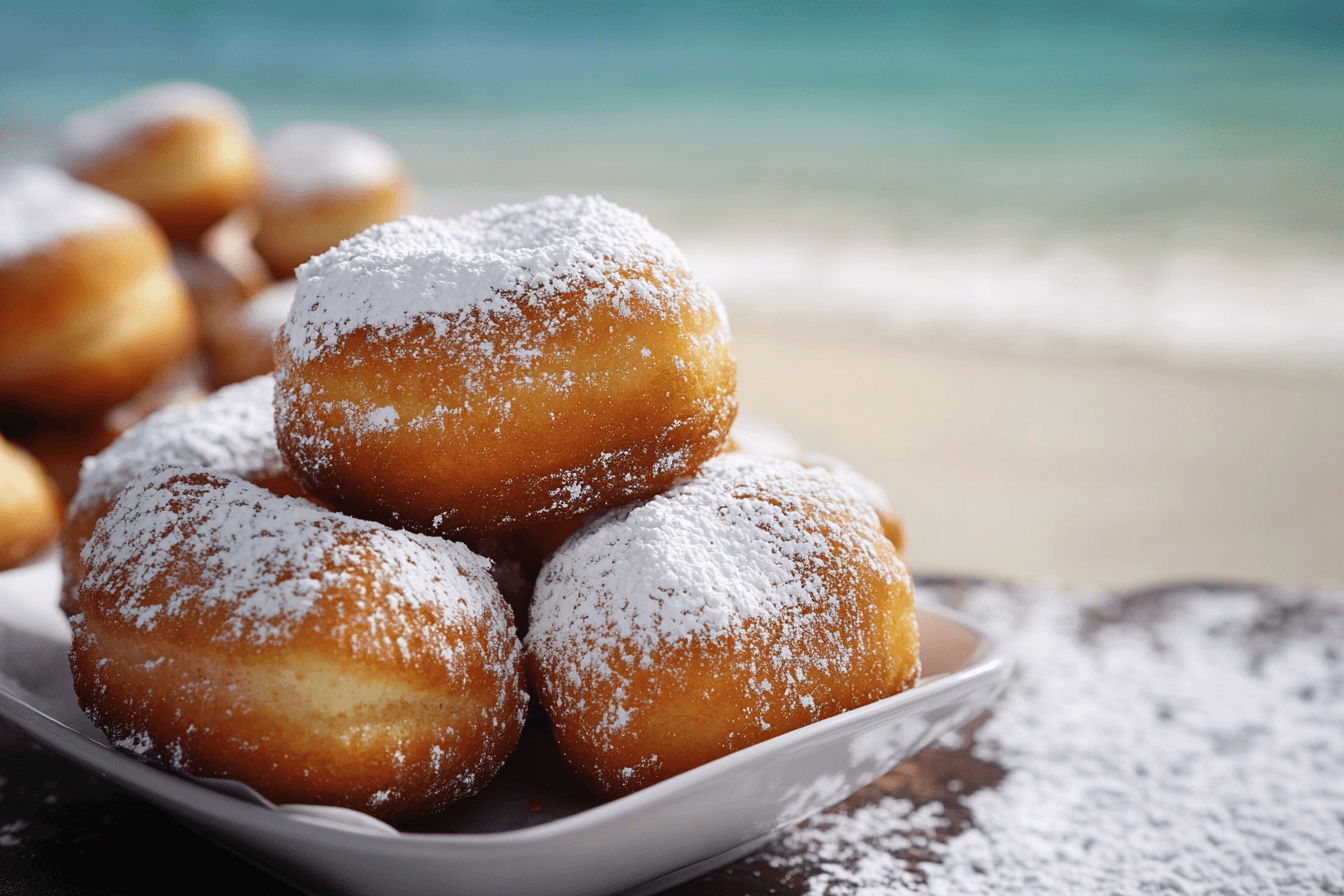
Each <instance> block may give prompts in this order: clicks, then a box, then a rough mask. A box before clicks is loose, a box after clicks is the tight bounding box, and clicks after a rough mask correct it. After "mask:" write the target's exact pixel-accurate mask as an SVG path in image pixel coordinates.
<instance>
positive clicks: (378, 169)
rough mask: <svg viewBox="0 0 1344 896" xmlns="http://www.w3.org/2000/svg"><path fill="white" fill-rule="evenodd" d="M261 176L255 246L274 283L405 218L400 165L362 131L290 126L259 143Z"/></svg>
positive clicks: (335, 126) (404, 189)
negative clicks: (361, 234)
mask: <svg viewBox="0 0 1344 896" xmlns="http://www.w3.org/2000/svg"><path fill="white" fill-rule="evenodd" d="M262 159H263V162H264V166H265V170H266V177H265V182H264V185H263V186H262V189H261V195H260V196H259V197H258V198H257V211H258V213H259V216H260V221H259V224H258V227H257V235H256V237H255V238H254V240H253V245H254V246H255V247H256V249H257V252H258V254H260V255H261V257H262V258H264V259H266V263H267V264H268V265H269V266H270V269H271V274H272V276H274V277H275V278H276V279H277V280H284V279H287V278H291V277H293V276H294V269H295V268H297V267H298V266H299V265H301V264H303V263H304V262H305V261H307V260H308V259H310V258H312V257H313V256H314V255H320V254H322V253H323V252H325V251H327V250H328V249H330V248H331V247H332V246H334V245H336V244H337V243H339V242H340V241H341V240H343V239H346V238H348V237H352V236H354V235H355V234H357V233H359V232H360V231H362V230H364V229H366V228H368V227H372V226H373V225H374V224H383V223H385V222H387V221H395V220H396V219H397V218H399V217H401V216H402V214H403V213H404V212H405V211H406V202H407V178H406V173H405V170H404V168H403V167H402V164H401V159H400V157H399V156H398V155H397V153H396V151H395V150H394V149H392V147H391V146H388V145H387V143H385V142H383V141H382V140H380V139H379V138H378V137H375V136H374V135H373V134H370V133H368V132H367V131H362V130H359V129H358V128H352V127H347V126H345V125H338V124H310V123H301V124H292V125H289V126H288V127H285V128H281V129H280V130H279V131H277V132H276V133H274V134H272V135H271V136H270V137H269V138H267V140H266V142H265V143H264V144H262Z"/></svg>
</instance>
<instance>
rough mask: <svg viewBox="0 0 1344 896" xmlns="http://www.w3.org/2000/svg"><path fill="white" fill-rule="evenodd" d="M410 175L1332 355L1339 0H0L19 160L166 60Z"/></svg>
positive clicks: (1337, 304) (1114, 341)
mask: <svg viewBox="0 0 1344 896" xmlns="http://www.w3.org/2000/svg"><path fill="white" fill-rule="evenodd" d="M180 78H188V79H197V80H203V81H207V82H209V83H212V84H215V85H217V86H219V87H222V88H224V89H225V90H228V91H230V92H231V93H233V94H234V95H236V96H237V97H238V98H239V99H240V100H241V101H242V102H243V103H244V105H245V106H246V107H247V109H248V111H249V114H250V115H251V117H252V120H253V124H254V126H255V127H256V129H257V131H258V133H259V134H261V135H262V136H264V135H265V134H266V133H268V132H270V131H271V130H274V129H275V128H277V127H279V126H280V125H282V124H284V123H286V122H289V121H293V120H296V119H304V120H338V121H345V122H349V123H353V124H359V125H363V126H365V127H368V128H370V129H372V130H374V131H376V132H378V133H380V134H382V135H383V136H385V137H386V138H388V139H389V140H390V141H391V142H393V143H394V144H395V145H396V146H397V147H398V148H399V149H400V150H401V151H402V152H403V154H404V155H405V157H406V158H407V160H408V162H409V164H410V167H411V169H412V171H413V173H414V175H415V177H416V179H417V182H418V183H419V185H420V188H421V194H420V199H419V207H420V208H421V209H422V210H424V211H428V212H433V213H451V212H458V211H463V210H466V209H470V208H473V207H478V206H481V205H485V204H490V203H493V202H497V201H501V200H520V199H526V198H530V197H532V196H535V195H538V194H540V193H544V192H601V193H603V194H605V195H607V196H609V197H610V198H613V199H615V200H617V201H620V202H623V203H624V204H627V205H629V206H631V207H634V208H636V209H638V210H640V211H642V212H644V213H645V214H647V215H649V217H650V218H651V219H652V220H653V221H654V223H655V224H657V225H659V226H661V227H663V229H665V230H668V231H669V232H670V233H672V235H673V236H674V237H676V238H677V239H678V241H679V242H680V243H681V244H682V246H683V248H684V249H685V250H686V252H687V254H688V255H689V256H690V257H691V260H692V261H693V262H694V263H695V264H696V265H697V266H698V267H699V268H700V269H701V272H702V273H703V274H704V275H705V276H706V277H707V278H708V279H710V281H711V282H712V283H713V284H714V285H715V286H716V288H717V289H718V290H719V291H720V293H721V294H723V295H724V297H725V299H726V300H727V301H728V302H729V304H730V307H732V308H734V309H735V310H738V311H740V312H746V313H752V314H762V315H768V314H784V315H788V316H790V317H803V318H819V317H824V318H826V319H828V320H841V321H861V322H864V323H868V324H876V325H878V328H879V329H880V330H881V331H884V332H888V333H891V334H893V335H895V336H898V337H899V336H907V335H910V334H916V335H918V334H923V333H929V332H937V333H939V334H943V335H951V336H953V337H956V338H971V339H989V340H996V341H1006V342H1011V343H1013V344H1017V345H1028V346H1046V347H1050V346H1058V347H1067V348H1069V349H1081V350H1084V351H1104V352H1121V353H1134V352H1137V353H1158V354H1165V355H1174V356H1178V357H1182V358H1192V359H1200V360H1207V359H1217V360H1223V361H1231V362H1234V363H1255V364H1270V365H1278V366H1291V367H1307V368H1311V369H1326V370H1332V371H1344V6H1341V5H1340V4H1339V3H1338V2H1273V3H1271V2H1260V3H1251V2H1232V0H1166V2H1159V0H1110V2H1069V3H1063V2H1058V3H1055V2H999V3H983V2H981V3H963V4H945V3H932V2H925V3H904V4H897V3H874V2H795V3H788V2H786V3H732V2H721V3H675V4H672V3H652V4H650V3H593V2H584V3H549V2H547V3H543V2H512V3H428V2H419V3H416V2H387V3H378V4H373V3H358V4H356V3H350V2H332V3H316V2H277V3H269V4H266V5H265V6H262V5H254V4H231V5H213V4H205V3H198V2H188V0H158V2H144V3H116V2H113V3H99V4H93V3H88V4H85V3H37V2H17V0H0V162H6V161H16V160H20V159H26V158H35V157H42V156H43V155H44V154H46V153H47V152H49V149H50V143H51V138H52V134H53V133H54V131H55V129H56V128H57V127H58V126H59V124H60V122H61V121H62V120H63V119H64V118H65V117H66V116H67V115H69V114H70V113H72V112H75V111H78V110H80V109H83V108H86V107H88V106H90V105H93V104H96V103H99V102H102V101H104V100H106V99H109V98H110V97H112V96H115V95H117V94H118V93H121V92H124V91H126V90H130V89H133V88H136V87H139V86H142V85H144V84H147V83H151V82H154V81H159V80H164V79H180Z"/></svg>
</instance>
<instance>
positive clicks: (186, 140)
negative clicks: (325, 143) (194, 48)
mask: <svg viewBox="0 0 1344 896" xmlns="http://www.w3.org/2000/svg"><path fill="white" fill-rule="evenodd" d="M60 156H61V163H62V165H63V166H64V167H65V169H66V170H67V171H69V172H70V173H71V174H72V175H74V176H75V177H77V178H79V179H80V180H82V181H86V182H88V183H91V184H94V185H96V186H99V187H102V188H103V189H104V190H107V191H109V192H111V193H116V194H117V195H118V196H123V197H125V198H126V199H129V200H130V201H132V202H134V203H135V204H136V205H138V206H140V207H141V208H143V209H144V210H145V211H147V212H148V213H149V214H150V216H151V217H152V218H153V219H154V220H155V221H157V222H158V223H159V226H160V227H162V228H163V230H164V232H165V233H167V234H168V236H169V237H170V238H171V239H173V240H174V241H178V242H183V243H194V242H195V241H196V240H197V239H199V238H200V236H201V234H203V233H204V232H205V231H206V230H207V229H209V228H210V226H211V225H213V224H215V223H216V222H217V221H219V220H220V219H222V218H223V217H224V216H225V215H227V214H228V213H229V212H231V211H233V210H234V209H235V208H238V207H239V206H241V205H244V204H245V203H247V202H250V201H251V200H252V198H253V196H255V195H256V192H257V187H258V185H259V183H260V180H261V167H260V163H259V161H258V158H257V148H256V140H255V138H254V137H253V136H252V130H251V127H250V126H249V125H248V123H247V117H246V116H245V115H244V114H243V111H242V109H241V108H240V107H239V105H238V104H237V103H236V102H235V101H234V100H233V99H232V98H231V97H229V96H228V95H226V94H224V93H222V92H220V91H219V90H216V89H215V88H213V87H208V86H206V85H204V84H194V83H189V82H172V83H166V84H158V85H155V86H153V87H148V88H145V89H143V90H138V91H136V92H134V93H130V94H127V95H126V96H122V97H118V98H117V99H115V100H113V101H112V102H110V103H108V104H107V105H104V106H101V107H99V108H97V109H91V110H89V111H88V112H84V113H82V114H80V115H76V116H74V117H73V118H71V119H70V121H69V122H67V123H66V126H65V129H64V131H63V132H62V134H61V148H60Z"/></svg>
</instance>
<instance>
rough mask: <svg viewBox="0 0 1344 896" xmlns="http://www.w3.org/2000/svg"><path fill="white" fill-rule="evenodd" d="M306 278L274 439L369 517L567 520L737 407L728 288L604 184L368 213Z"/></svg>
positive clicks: (679, 457) (495, 524)
mask: <svg viewBox="0 0 1344 896" xmlns="http://www.w3.org/2000/svg"><path fill="white" fill-rule="evenodd" d="M299 282H300V286H299V294H298V296H297V297H296V300H295V303H294V308H293V311H292V312H291V315H290V318H289V321H288V322H287V323H286V325H285V328H284V330H283V331H282V333H281V337H280V340H279V343H278V345H277V356H276V357H277V369H276V380H277V390H276V429H277V434H278V439H279V444H280V449H281V451H282V452H283V453H284V454H285V457H286V459H287V460H288V461H289V462H290V466H291V468H293V469H294V470H295V473H296V475H297V476H298V477H299V478H300V480H301V481H302V482H303V484H304V486H305V487H306V488H308V489H309V490H310V491H311V492H312V493H313V494H315V495H317V496H318V497H320V498H322V499H323V500H325V501H328V502H330V503H331V504H332V505H333V506H335V507H339V508H342V509H347V510H349V512H351V513H353V514H355V515H357V516H363V517H367V518H371V519H377V520H381V521H383V522H386V523H388V524H389V525H396V526H400V527H405V528H408V529H412V530H416V531H421V532H430V533H435V534H442V535H458V534H462V535H484V534H489V533H493V532H503V531H511V530H516V529H520V528H524V527H528V526H534V525H537V524H543V523H549V522H554V521H559V520H564V519H570V518H573V517H576V516H579V515H580V514H584V513H587V512H589V511H592V510H595V509H600V508H602V507H606V506H611V505H614V504H619V503H623V502H625V501H628V500H630V499H632V498H637V497H643V496H647V495H650V494H654V493H656V492H658V491H660V490H662V489H664V488H667V487H668V486H670V485H671V484H672V483H673V482H674V481H675V480H676V479H677V478H678V477H680V476H683V475H685V474H687V473H689V472H692V471H694V470H695V469H696V468H698V467H699V465H700V464H702V463H703V462H704V461H706V460H707V459H709V458H710V457H712V456H714V455H715V454H716V453H718V451H719V450H720V449H721V448H722V446H723V444H724V442H725V441H726V439H727V434H728V429H729V427H730V426H731V424H732V421H733V418H734V416H735V415H736V412H737V399H736V394H735V393H736V362H735V360H734V358H733V354H732V346H731V338H730V334H729V331H728V325H727V316H726V314H725V312H724V309H723V306H722V303H721V302H720V301H719V299H718V297H717V296H715V295H714V293H713V292H712V291H710V290H709V289H707V288H706V287H704V286H703V285H702V284H701V283H700V282H699V281H698V280H696V279H695V278H694V277H693V276H692V275H691V274H690V273H689V272H688V270H687V266H686V264H685V260H684V259H683V258H682V257H681V254H680V252H678V250H677V249H676V247H675V246H673V245H672V243H671V241H670V240H668V238H667V237H666V236H664V235H663V234H661V233H659V232H657V231H656V230H654V229H653V228H652V227H651V226H649V224H648V222H647V221H646V220H644V219H643V218H642V217H640V216H638V215H636V214H634V213H633V212H629V211H627V210H625V209H622V208H620V207H618V206H615V205H613V204H612V203H609V202H606V201H605V200H602V199H600V198H598V197H588V198H583V199H580V198H577V197H568V198H564V199H561V198H557V197H549V198H546V199H543V200H539V201H537V202H534V203H530V204H528V205H521V206H500V207H498V208H495V209H491V210H488V211H485V212H480V213H476V214H474V215H468V216H466V217H464V218H460V219H456V220H451V221H441V220H430V219H419V218H406V219H403V220H401V221H398V222H395V223H393V224H389V225H383V226H380V227H374V228H371V229H369V230H368V231H365V232H364V233H363V234H361V235H360V236H358V237H356V238H354V239H352V240H347V241H346V242H344V243H342V244H341V246H339V247H338V248H337V249H334V250H332V251H331V252H328V253H326V254H324V255H322V256H319V257H318V258H316V259H314V260H313V261H311V262H309V263H308V264H307V265H304V266H303V267H301V268H300V270H299Z"/></svg>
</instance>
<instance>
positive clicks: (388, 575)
mask: <svg viewBox="0 0 1344 896" xmlns="http://www.w3.org/2000/svg"><path fill="white" fill-rule="evenodd" d="M83 559H84V562H85V565H86V567H87V572H86V575H85V579H84V582H83V584H82V585H81V588H80V592H81V596H82V600H81V610H82V611H83V612H84V613H85V614H86V615H89V614H95V615H97V616H98V618H99V621H100V624H101V625H103V626H108V627H111V628H113V629H116V630H120V631H123V632H129V631H131V630H139V631H142V632H157V633H158V634H159V635H160V636H173V635H177V634H180V635H181V637H183V638H188V639H191V640H192V641H203V642H206V643H209V644H210V645H211V646H212V647H215V648H221V647H223V648H227V649H228V650H230V651H234V652H241V653H244V654H245V653H250V652H253V651H256V650H264V649H267V648H273V647H275V646H277V645H289V646H291V647H294V646H307V647H312V646H313V645H314V644H325V643H331V644H335V643H338V642H340V643H344V644H345V645H346V650H347V651H348V656H350V657H352V658H355V659H361V658H362V659H375V660H378V661H380V662H385V663H392V664H395V665H402V666H405V667H407V668H419V667H421V666H424V665H425V663H426V662H427V661H428V662H429V665H428V666H427V667H426V668H427V669H428V670H433V669H442V668H451V666H445V663H451V662H452V661H454V660H455V659H456V658H457V656H458V655H459V654H460V653H461V651H462V649H463V647H462V644H461V643H460V641H459V640H458V637H456V635H457V633H456V632H454V631H453V630H452V629H445V628H442V627H440V626H426V625H420V624H418V623H417V620H420V619H422V618H423V617H425V616H426V614H427V613H429V614H432V615H433V616H434V617H436V618H441V619H443V618H446V620H447V621H449V622H452V621H454V620H460V621H461V622H463V623H464V624H466V623H467V621H468V620H476V619H483V618H488V617H490V616H492V615H494V616H497V615H499V614H502V613H507V609H506V608H505V606H504V603H503V601H502V599H500V598H499V593H498V589H497V588H496V586H495V584H494V580H493V579H491V577H490V563H489V561H488V560H486V559H484V558H483V557H480V556H478V555H476V554H474V553H472V552H471V551H470V550H468V549H467V548H466V547H465V546H464V545H462V544H459V543H457V542H450V541H445V540H444V539H440V538H434V537H430V536H424V535H416V534H414V533H411V532H404V531H400V530H397V529H389V528H387V527H386V526H382V525H380V524H378V523H372V522H367V521H365V520H358V519H355V518H353V517H348V516H345V515H343V514H340V513H336V512H335V511H330V510H325V509H322V508H320V507H317V506H316V505H314V504H311V503H309V502H307V501H303V500H299V499H293V498H282V497H277V496H275V495H272V494H271V493H269V492H267V491H266V490H264V489H261V488H259V487H257V486H254V485H252V484H251V483H248V482H245V481H243V480H241V479H238V478H236V477H233V476H229V475H225V474H220V473H217V472H213V471H210V470H206V469H204V468H201V467H192V466H185V465H182V466H177V465H169V464H163V465H160V466H157V467H154V468H153V469H151V470H149V471H148V472H146V473H144V474H142V475H140V476H138V477H137V478H136V479H134V480H133V481H132V482H131V484H130V485H128V486H127V487H126V489H125V490H124V491H123V492H122V494H121V495H120V496H119V497H118V499H117V502H116V503H115V504H114V505H113V506H112V508H111V510H109V511H108V513H107V514H106V515H105V516H104V517H103V519H102V520H101V521H100V522H99V524H98V527H97V528H96V529H95V530H94V535H93V538H91V539H90V540H89V543H88V545H86V546H85V548H84V552H83ZM165 583H171V587H165ZM95 593H96V594H99V595H106V597H105V598H102V599H100V600H99V601H97V602H95V603H92V604H91V603H89V602H88V596H89V595H90V594H95ZM331 594H345V595H352V594H353V595H358V594H363V595H365V597H364V598H363V599H356V598H346V599H342V600H339V601H335V600H330V599H328V598H329V595H331ZM494 659H495V660H496V661H498V663H500V664H501V666H505V665H510V666H511V664H512V662H514V661H515V659H516V658H515V656H513V655H504V654H503V653H501V655H499V656H497V657H495V658H494ZM459 671H460V670H459Z"/></svg>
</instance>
